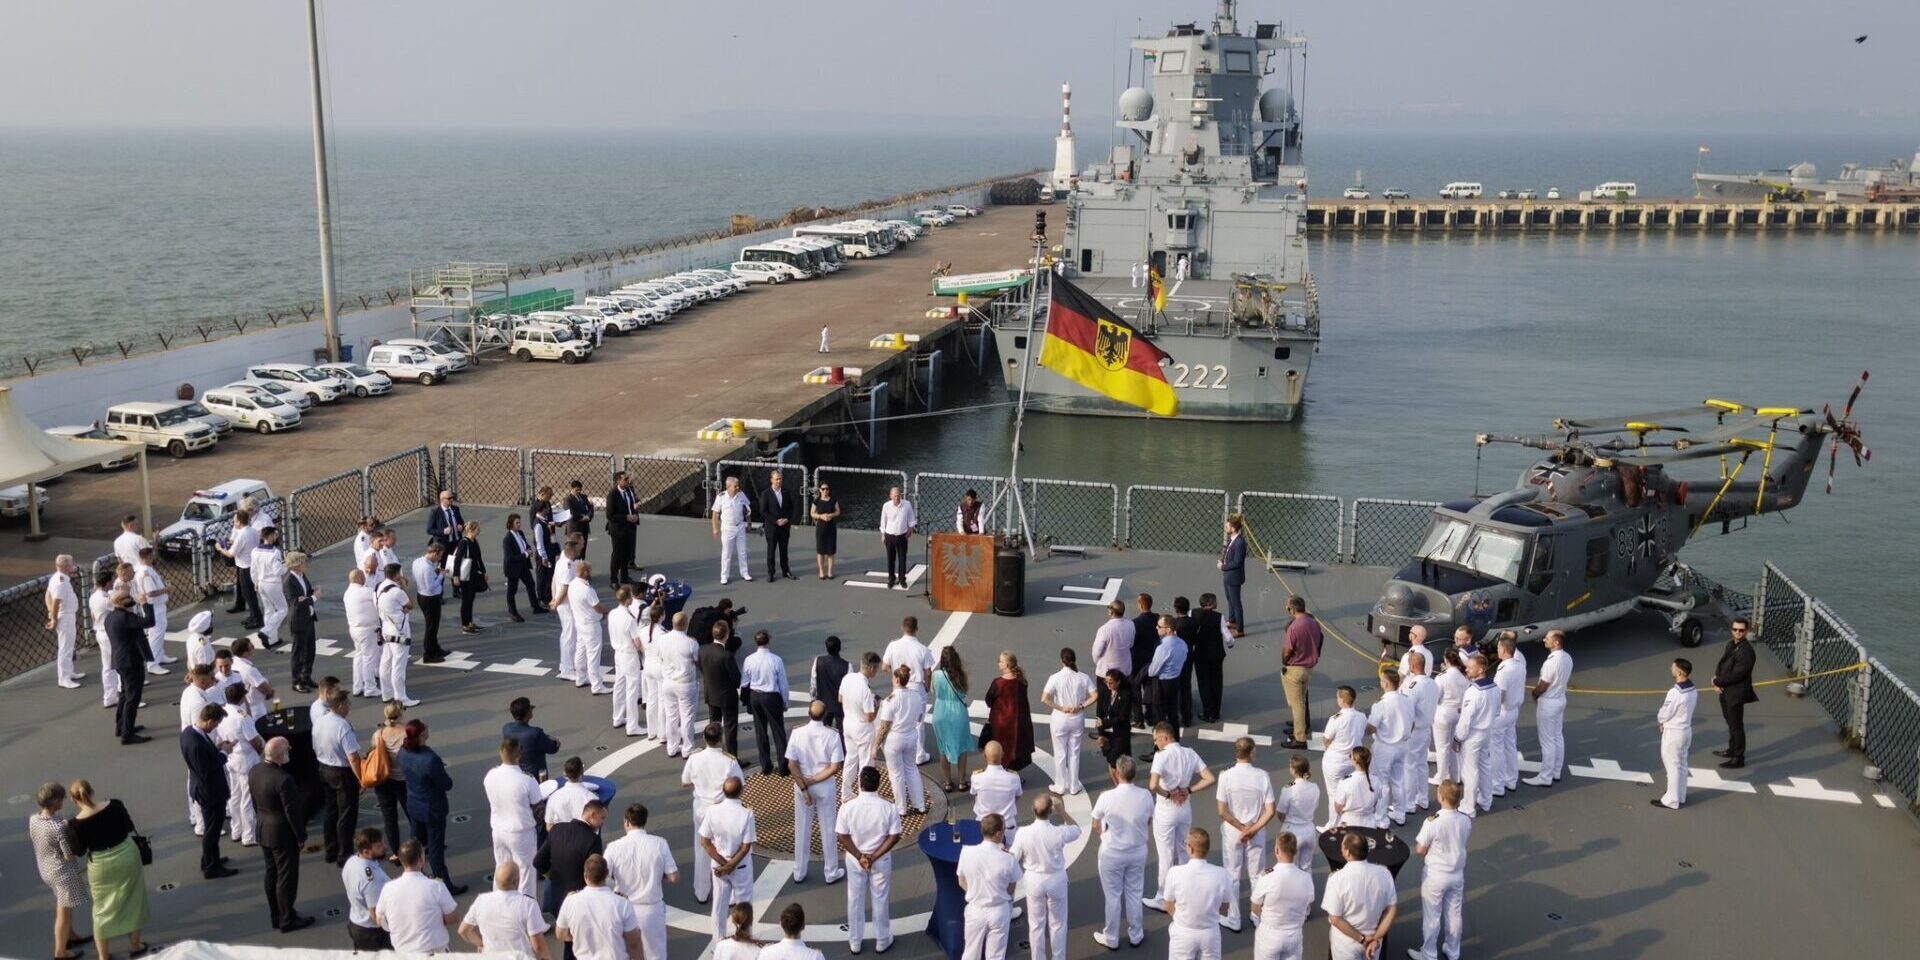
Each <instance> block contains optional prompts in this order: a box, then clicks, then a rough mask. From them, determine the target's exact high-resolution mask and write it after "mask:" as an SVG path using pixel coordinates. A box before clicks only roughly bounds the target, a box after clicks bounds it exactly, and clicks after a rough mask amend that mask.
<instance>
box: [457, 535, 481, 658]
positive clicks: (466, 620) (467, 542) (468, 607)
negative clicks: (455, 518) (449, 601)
mask: <svg viewBox="0 0 1920 960" xmlns="http://www.w3.org/2000/svg"><path fill="white" fill-rule="evenodd" d="M464 533H465V535H464V536H463V537H461V539H460V543H459V545H458V546H456V547H454V548H453V563H452V566H453V581H452V582H453V589H454V591H455V592H457V593H459V594H460V632H461V633H479V632H480V626H479V624H476V623H474V622H473V598H474V597H477V596H479V595H480V593H481V591H483V590H485V589H487V562H486V560H484V559H482V558H481V556H480V540H479V537H480V521H478V520H468V521H467V525H466V528H465V531H464Z"/></svg>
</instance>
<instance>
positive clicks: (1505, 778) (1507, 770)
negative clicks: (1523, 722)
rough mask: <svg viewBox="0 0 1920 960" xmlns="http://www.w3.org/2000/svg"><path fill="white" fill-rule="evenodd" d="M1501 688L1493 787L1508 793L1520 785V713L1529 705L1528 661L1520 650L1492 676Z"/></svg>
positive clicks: (1503, 661)
mask: <svg viewBox="0 0 1920 960" xmlns="http://www.w3.org/2000/svg"><path fill="white" fill-rule="evenodd" d="M1493 684H1494V686H1496V687H1499V688H1500V722H1499V725H1498V727H1497V728H1496V729H1497V730H1498V731H1499V734H1500V739H1499V741H1498V742H1497V744H1496V746H1495V747H1494V751H1493V759H1494V763H1495V767H1496V768H1495V770H1494V776H1493V787H1494V789H1495V790H1497V791H1501V792H1505V791H1507V790H1512V789H1514V788H1515V787H1518V786H1519V785H1520V710H1521V708H1522V707H1523V706H1524V705H1525V704H1526V702H1527V658H1526V657H1525V656H1523V655H1521V653H1520V651H1519V650H1515V651H1514V652H1513V656H1512V657H1510V658H1508V659H1506V660H1502V661H1500V666H1499V668H1498V669H1496V670H1494V672H1493Z"/></svg>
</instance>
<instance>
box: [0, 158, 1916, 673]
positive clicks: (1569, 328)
mask: <svg viewBox="0 0 1920 960" xmlns="http://www.w3.org/2000/svg"><path fill="white" fill-rule="evenodd" d="M339 140H340V142H339V143H338V144H337V146H336V157H337V160H338V163H339V168H338V171H337V174H336V198H337V203H338V208H337V209H338V219H339V230H338V235H337V245H338V253H339V259H340V263H341V281H340V284H341V288H342V289H343V290H347V291H352V290H364V289H378V288H383V287H387V286H391V285H395V284H398V283H400V282H402V281H403V280H404V277H405V273H406V270H407V269H408V268H409V267H414V266H421V265H429V264H432V263H434V262H437V261H442V260H450V259H498V260H513V261H525V260H533V259H538V258H540V257H543V256H551V255H554V254H558V253H562V252H567V251H576V250H589V249H596V248H601V247H607V246H615V245H620V244H626V243H632V242H636V241H642V240H646V239H651V238H661V237H667V236H673V235H676V234H682V233H686V232H689V231H694V230H700V229H708V228H713V227H717V226H720V225H723V224H724V223H725V221H726V217H727V215H728V214H730V213H734V212H745V213H753V214H756V215H761V216H765V215H771V214H778V213H782V212H784V211H786V210H787V209H789V208H791V207H794V206H796V205H800V204H809V205H819V204H836V203H846V202H849V201H854V200H859V199H865V198H870V197H877V196H885V195H889V194H894V193H899V192H904V191H907V190H912V189H917V188H921V187H926V186H932V185H939V184H946V183H952V182H958V181H962V180H967V179H972V178H975V177H979V176H985V175H989V174H994V173H999V172H1005V171H1009V170H1016V169H1021V168H1028V167H1034V166H1039V165H1041V164H1044V163H1046V162H1047V161H1048V159H1049V157H1050V154H1051V146H1052V143H1051V139H1050V134H1048V133H1047V132H1045V131H1041V132H1037V133H1036V134H1034V135H1033V136H1031V137H1015V136H1010V135H996V136H983V137H973V136H927V135H911V136H900V137H892V136H884V135H873V134H864V135H848V136H841V137H810V138H779V139H775V138H748V137H677V138H669V137H661V136H639V135H633V136H620V135H605V134H601V135H552V136H546V137H525V136H521V137H505V136H475V135H465V136H462V135H435V136H426V137H401V136H398V135H351V134H343V135H341V136H340V138H339ZM1090 140H1091V138H1089V141H1090ZM1702 143H1705V144H1707V145H1708V146H1710V147H1711V148H1712V151H1713V152H1712V153H1711V154H1709V155H1708V156H1707V157H1706V158H1705V159H1706V161H1707V165H1708V169H1720V170H1754V169H1760V168H1763V167H1781V166H1785V165H1787V164H1790V163H1793V162H1796V161H1800V160H1812V161H1813V162H1815V163H1817V164H1819V165H1820V166H1821V168H1822V169H1823V170H1828V171H1834V170H1837V169H1838V166H1839V164H1840V163H1841V162H1844V161H1850V160H1851V161H1861V162H1873V163H1880V162H1884V161H1885V160H1886V159H1887V158H1889V157H1894V156H1907V155H1910V154H1911V153H1912V151H1913V148H1914V146H1915V140H1914V139H1913V138H1911V137H1909V136H1906V135H1903V134H1899V133H1898V132H1896V133H1895V134H1894V135H1890V136H1884V137H1871V136H1869V137H1829V138H1822V139H1814V138H1796V136H1795V135H1794V134H1791V133H1782V134H1769V135H1767V136H1764V137H1761V136H1749V137H1733V136H1704V137H1695V136H1690V135H1637V136H1620V135H1601V134H1559V135H1549V136H1534V135H1518V134H1486V135H1462V134H1448V135H1425V134H1421V135H1414V134H1385V133H1381V134H1359V133H1350V134H1335V133H1328V134H1322V135H1319V136H1318V137H1316V138H1315V140H1314V141H1313V143H1312V145H1311V150H1312V154H1311V156H1312V157H1313V170H1314V181H1315V187H1314V191H1315V193H1317V194H1320V195H1329V194H1332V193H1335V192H1336V191H1337V190H1338V189H1339V188H1340V187H1342V186H1345V185H1346V184H1347V183H1349V182H1351V181H1352V180H1353V178H1354V173H1355V171H1360V173H1361V178H1362V179H1363V180H1364V182H1365V183H1366V184H1367V185H1368V186H1369V187H1371V188H1373V189H1375V190H1376V191H1377V190H1379V189H1382V188H1385V187H1389V186H1396V187H1402V188H1405V189H1408V190H1410V191H1413V192H1414V193H1415V194H1416V195H1431V194H1432V193H1433V192H1434V191H1436V190H1437V189H1438V188H1439V186H1440V185H1441V184H1443V183H1445V182H1447V181H1449V180H1455V179H1477V180H1480V181H1482V182H1484V183H1485V184H1486V186H1487V188H1488V189H1489V190H1498V189H1505V188H1516V189H1517V188H1521V187H1534V188H1536V189H1542V190H1544V189H1545V188H1546V187H1549V186H1559V187H1561V188H1562V189H1563V190H1566V191H1569V192H1572V191H1575V190H1578V189H1581V188H1583V187H1591V186H1592V185H1593V184H1594V183H1596V182H1599V181H1601V180H1607V179H1626V180H1636V181H1638V182H1639V184H1640V187H1641V192H1642V194H1643V195H1655V194H1658V195H1670V196H1678V195H1687V194H1690V193H1691V188H1690V185H1689V182H1688V179H1687V178H1688V176H1689V175H1690V174H1691V173H1692V172H1693V169H1694V164H1695V162H1696V159H1697V158H1698V156H1699V155H1698V153H1697V147H1698V146H1700V145H1701V144H1702ZM1101 146H1102V147H1104V137H1102V138H1101ZM307 151H308V146H307V142H306V139H305V138H304V137H303V136H300V135H297V134H285V135H255V134H218V135H214V134H206V135H180V134H158V133H156V134H118V133H116V134H98V135H83V134H41V133H18V132H8V133H5V134H0V277H5V278H6V281H5V289H6V291H7V294H6V296H5V297H3V298H0V356H4V355H8V354H14V353H18V352H23V351H27V352H44V351H47V350H51V349H57V348H59V347H61V346H63V345H64V344H66V343H68V342H71V341H72V340H74V339H79V338H83V337H84V338H91V339H94V340H95V341H96V342H100V343H107V342H109V341H110V340H111V339H113V338H114V337H125V336H128V335H138V334H141V333H143V332H145V331H149V330H151V329H152V328H154V327H156V326H164V327H172V328H181V327H184V326H185V325H187V324H188V323H189V322H190V321H192V320H194V319H196V318H200V317H205V316H209V315H213V316H218V315H222V314H226V315H231V314H233V313H236V312H243V311H249V310H253V309H258V308H263V307H267V306H275V305H281V304H287V303H291V302H294V301H298V300H302V299H309V298H312V297H313V296H315V289H316V286H317V279H316V278H317V267H316V265H315V263H316V261H315V254H314V250H315V240H314V232H313V208H312V169H311V159H310V155H309V154H308V152H307ZM1092 152H1093V146H1092V144H1091V143H1090V142H1088V141H1083V144H1082V155H1083V156H1087V155H1090V154H1091V153H1092ZM1312 257H1313V269H1314V272H1315V274H1316V275H1317V276H1318V277H1319V278H1320V282H1321V291H1322V312H1323V317H1324V322H1325V330H1326V334H1325V342H1324V344H1323V346H1322V352H1321V354H1320V356H1319V358H1318V360H1317V362H1316V363H1315V365H1314V368H1313V373H1312V379H1311V383H1310V385H1309V388H1308V405H1307V410H1306V413H1305V415H1304V416H1303V418H1302V419H1301V420H1300V421H1299V422H1297V423H1294V424H1282V425H1220V424H1182V425H1180V426H1179V427H1178V428H1177V429H1176V428H1173V427H1172V426H1171V425H1170V424H1165V423H1145V422H1139V421H1112V420H1099V419H1083V418H1065V417H1058V416H1044V415H1043V416H1036V417H1034V418H1033V419H1032V420H1031V421H1030V425H1029V430H1028V433H1027V446H1026V449H1027V455H1026V456H1027V459H1026V460H1025V461H1024V463H1025V465H1026V466H1025V471H1026V472H1027V473H1028V474H1029V475H1032V476H1051V477H1062V478H1080V479H1095V480H1104V481H1112V482H1115V483H1119V484H1121V485H1126V484H1129V483H1163V484H1177V485H1187V486H1201V487H1222V488H1226V489H1228V490H1277V491H1293V492H1302V493H1326V494H1334V495H1338V496H1341V497H1345V498H1348V499H1351V498H1353V497H1358V496H1385V497H1407V498H1414V499H1445V498H1449V497H1453V496H1456V495H1459V494H1462V493H1465V492H1470V491H1471V490H1472V489H1473V486H1474V481H1475V472H1476V461H1475V457H1474V447H1473V443H1472V437H1473V435H1474V434H1475V433H1476V432H1480V431H1496V432H1524V431H1532V430H1544V429H1546V428H1547V425H1548V423H1549V421H1550V420H1551V419H1552V418H1554V417H1556V416H1565V415H1580V414H1596V413H1606V412H1610V411H1625V412H1630V411H1633V410H1636V409H1662V408H1667V407H1673V406H1681V405H1685V404H1688V403H1692V402H1696V401H1698V400H1700V399H1702V398H1703V397H1706V396H1709V395H1712V396H1728V397H1736V398H1739V399H1743V400H1746V401H1748V402H1750V403H1759V404H1766V405H1812V406H1818V405H1820V404H1821V403H1825V402H1835V403H1838V402H1841V401H1844V399H1845V397H1846V392H1847V391H1848V390H1849V389H1851V387H1852V385H1853V383H1854V381H1855V379H1856V378H1857V377H1858V376H1859V374H1860V371H1861V370H1862V369H1865V368H1870V369H1872V370H1873V373H1874V378H1873V382H1872V385H1871V386H1870V387H1869V388H1868V390H1867V393H1866V395H1865V396H1864V398H1863V399H1862V401H1861V406H1860V409H1859V411H1858V414H1859V418H1860V419H1861V420H1862V421H1863V422H1864V424H1865V427H1866V434H1867V438H1868V441H1869V443H1870V444H1871V445H1872V446H1873V448H1874V454H1875V455H1874V461H1873V463H1872V465H1871V466H1870V467H1869V468H1867V469H1866V470H1855V469H1853V468H1852V467H1851V466H1850V465H1848V466H1843V467H1842V470H1841V473H1840V476H1839V479H1838V483H1837V486H1836V490H1835V494H1834V496H1832V497H1827V496H1824V495H1821V494H1819V493H1818V492H1817V489H1818V485H1819V483H1820V481H1819V480H1818V479H1816V481H1815V488H1814V491H1815V492H1812V493H1810V495H1809V497H1808V499H1807V502H1806V503H1805V504H1804V505H1803V506H1801V507H1799V508H1797V509H1795V510H1793V511H1791V512H1789V513H1785V514H1781V515H1778V516H1776V517H1771V518H1768V519H1766V520H1765V521H1764V522H1761V523H1757V524H1755V525H1753V526H1752V527H1750V528H1749V529H1747V530H1744V531H1738V532H1736V533H1734V534H1733V535H1730V536H1727V537H1718V536H1710V535H1703V537H1702V541H1701V542H1697V543H1695V544H1693V545H1691V546H1689V547H1688V549H1687V552H1686V556H1687V558H1688V559H1690V560H1692V561H1694V562H1696V563H1698V564H1699V565H1701V566H1702V567H1703V568H1705V569H1706V570H1708V571H1709V572H1711V573H1714V574H1717V575H1720V576H1723V577H1725V578H1726V579H1728V580H1730V581H1733V582H1736V583H1739V584H1741V585H1743V586H1744V585H1746V584H1747V583H1750V582H1751V580H1752V578H1753V576H1754V575H1755V574H1756V573H1757V571H1758V569H1759V564H1760V561H1761V560H1763V559H1771V560H1773V561H1774V562H1776V563H1777V564H1779V565H1780V566H1781V567H1783V568H1784V569H1785V570H1786V571H1787V572H1788V573H1789V574H1790V575H1792V576H1794V577H1795V578H1796V579H1798V580H1799V581H1800V582H1801V583H1802V584H1803V585H1805V586H1806V587H1807V588H1808V589H1810V590H1812V591H1814V592H1816V593H1818V594H1819V595H1820V596H1822V597H1823V598H1825V599H1826V600H1827V601H1828V602H1829V603H1830V604H1831V605H1832V606H1833V607H1834V609H1835V610H1837V611H1838V612H1839V613H1840V615H1841V616H1843V617H1845V618H1847V619H1848V620H1850V621H1851V622H1852V623H1853V624H1854V625H1855V626H1856V627H1858V628H1859V629H1860V631H1861V632H1862V633H1863V634H1864V635H1865V636H1866V637H1867V639H1868V642H1869V643H1870V644H1871V645H1872V646H1873V648H1874V649H1875V651H1876V652H1878V653H1879V654H1880V655H1881V656H1882V657H1884V658H1885V659H1886V660H1887V661H1888V662H1889V663H1891V664H1894V665H1895V666H1896V668H1897V669H1899V670H1900V671H1901V672H1902V673H1903V674H1905V675H1906V676H1908V677H1909V678H1916V677H1920V648H1916V647H1915V646H1914V645H1913V644H1912V642H1911V641H1910V640H1909V639H1908V637H1907V636H1906V633H1905V631H1906V629H1907V628H1908V627H1909V625H1910V624H1911V622H1912V621H1913V619H1914V617H1915V615H1916V614H1920V602H1916V601H1915V600H1914V599H1913V596H1912V595H1911V594H1909V593H1907V590H1909V589H1911V585H1912V583H1913V579H1914V574H1915V573H1916V571H1917V570H1920V511H1916V510H1915V509H1914V508H1913V505H1912V504H1913V502H1914V500H1915V496H1914V494H1915V493H1916V491H1920V481H1916V479H1915V477H1916V475H1920V378H1917V377H1916V373H1915V371H1916V369H1920V338H1916V337H1915V336H1914V329H1915V324H1916V321H1920V237H1914V236H1879V235H1830V236H1797V237H1785V236H1772V237H1769V236H1720V235H1682V236H1635V235H1616V236H1586V237H1578V236H1563V237H1538V236H1535V237H1471V236H1462V237H1447V238H1411V237H1393V238H1372V237H1367V238H1328V239H1321V240H1316V241H1315V242H1314V243H1313V245H1312ZM961 266H962V267H968V266H975V265H967V264H963V265H961ZM977 266H979V267H982V268H987V267H997V266H1003V264H979V265H977ZM997 386H998V385H997V384H992V385H981V384H976V385H974V386H972V387H971V388H970V389H969V388H962V389H958V390H956V391H954V393H955V394H957V396H953V397H952V399H953V402H955V403H965V402H977V401H991V400H994V399H998V395H997V392H996V390H997ZM931 423H932V427H933V428H932V429H928V430H916V431H906V430H896V431H894V433H893V436H894V446H893V448H892V449H890V450H889V451H887V452H886V454H885V455H884V457H883V458H882V460H883V461H884V462H886V463H889V464H891V465H896V466H901V467H904V468H905V469H908V470H910V471H911V470H921V469H938V470H946V471H952V472H968V473H972V472H986V473H992V472H995V471H998V470H1003V469H1004V468H1005V463H1006V457H1007V450H1008V441H1009V439H1010V429H1011V425H1010V417H1009V416H1008V415H1007V413H1006V411H1004V410H992V411H984V412H980V413H976V414H965V415H959V416H950V417H943V418H938V419H935V420H933V421H932V422H931ZM1528 460H1529V458H1527V457H1525V456H1524V455H1521V454H1519V453H1517V452H1513V451H1496V450H1489V451H1488V452H1487V453H1486V455H1485V458H1484V459H1483V460H1482V461H1481V462H1480V463H1479V464H1478V465H1477V466H1478V469H1479V471H1480V483H1481V486H1482V489H1488V488H1495V487H1498V486H1502V485H1506V484H1510V483H1511V482H1512V481H1513V479H1514V478H1515V477H1516V476H1517V475H1518V473H1519V471H1520V470H1521V469H1522V468H1523V467H1524V466H1525V464H1526V463H1527V462H1528ZM1823 470H1824V467H1823Z"/></svg>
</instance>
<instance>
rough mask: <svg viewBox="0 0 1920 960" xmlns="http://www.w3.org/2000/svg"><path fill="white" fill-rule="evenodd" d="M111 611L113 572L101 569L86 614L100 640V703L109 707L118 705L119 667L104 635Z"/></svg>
mask: <svg viewBox="0 0 1920 960" xmlns="http://www.w3.org/2000/svg"><path fill="white" fill-rule="evenodd" d="M112 611H113V574H110V573H103V574H101V575H100V578H99V579H98V580H96V581H94V586H93V592H92V593H90V594H88V595H87V614H88V616H91V617H92V618H93V636H94V638H95V641H96V642H97V643H99V644H100V705H101V706H103V707H107V708H109V709H111V708H113V707H117V706H119V705H120V671H118V670H115V669H113V639H112V638H111V637H109V636H107V614H108V613H110V612H112ZM201 613H203V614H206V617H207V621H208V622H209V623H211V622H212V621H213V614H210V613H207V612H206V611H204V610H202V611H201ZM199 619H200V615H199V614H195V615H194V622H196V623H197V622H199ZM189 629H191V628H189ZM207 662H208V663H212V662H213V651H212V649H211V648H209V649H208V651H207ZM188 666H189V667H191V666H192V664H191V663H189V664H188ZM75 682H76V683H77V682H79V681H77V680H76V681H75Z"/></svg>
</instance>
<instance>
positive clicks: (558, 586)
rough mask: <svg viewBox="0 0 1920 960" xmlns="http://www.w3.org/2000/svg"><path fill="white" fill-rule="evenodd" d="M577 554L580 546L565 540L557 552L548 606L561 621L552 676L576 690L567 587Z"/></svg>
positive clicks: (576, 664) (577, 674)
mask: <svg viewBox="0 0 1920 960" xmlns="http://www.w3.org/2000/svg"><path fill="white" fill-rule="evenodd" d="M580 551H581V544H580V542H579V541H578V540H576V539H574V538H573V537H568V538H567V544H566V546H564V547H562V548H561V549H560V562H559V563H556V564H554V565H553V581H552V582H551V583H550V584H549V596H551V597H552V598H553V600H552V602H551V603H549V604H548V605H547V609H549V610H552V611H553V615H554V617H555V618H557V619H558V620H559V621H560V662H559V668H558V669H557V670H556V671H555V676H558V677H559V678H560V679H562V680H565V681H567V682H568V683H572V684H574V685H576V686H578V685H579V683H580V675H579V667H578V656H579V654H578V653H576V652H575V644H574V637H575V630H574V625H573V604H571V603H568V602H567V585H568V584H570V583H572V582H573V577H574V566H573V565H574V563H575V561H578V560H579V559H580Z"/></svg>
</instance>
